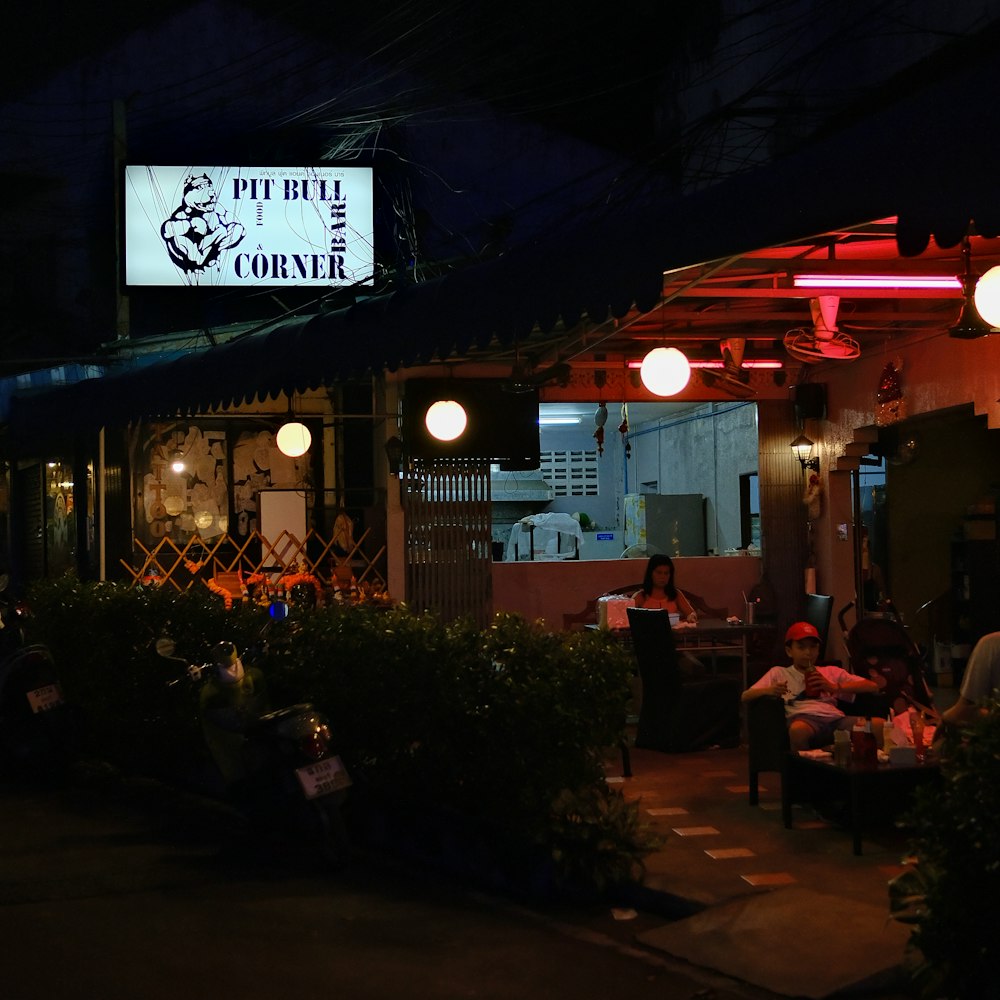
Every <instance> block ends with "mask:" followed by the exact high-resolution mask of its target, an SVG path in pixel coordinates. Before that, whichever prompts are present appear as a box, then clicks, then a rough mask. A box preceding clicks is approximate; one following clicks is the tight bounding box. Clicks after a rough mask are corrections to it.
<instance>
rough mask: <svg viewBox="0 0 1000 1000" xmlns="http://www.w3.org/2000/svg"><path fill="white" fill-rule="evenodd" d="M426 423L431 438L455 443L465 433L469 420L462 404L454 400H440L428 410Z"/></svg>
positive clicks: (425, 418)
mask: <svg viewBox="0 0 1000 1000" xmlns="http://www.w3.org/2000/svg"><path fill="white" fill-rule="evenodd" d="M424 423H425V424H426V425H427V430H428V431H429V433H430V435H431V437H435V438H437V439H438V441H454V440H455V438H457V437H459V436H460V435H461V434H462V433H463V432H464V431H465V428H466V426H467V425H468V423H469V418H468V416H467V415H466V412H465V407H463V406H462V404H461V403H456V402H455V400H453V399H439V400H438V401H437V402H436V403H432V404H431V406H429V407H428V408H427V415H426V416H425V417H424Z"/></svg>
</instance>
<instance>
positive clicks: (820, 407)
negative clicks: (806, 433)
mask: <svg viewBox="0 0 1000 1000" xmlns="http://www.w3.org/2000/svg"><path fill="white" fill-rule="evenodd" d="M792 400H793V402H794V403H795V416H796V417H797V418H798V419H799V422H800V423H801V422H802V421H803V420H806V419H810V420H821V419H822V418H823V417H825V416H826V383H825V382H805V383H803V384H802V385H797V386H795V388H794V390H793V395H792Z"/></svg>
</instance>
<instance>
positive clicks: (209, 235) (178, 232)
mask: <svg viewBox="0 0 1000 1000" xmlns="http://www.w3.org/2000/svg"><path fill="white" fill-rule="evenodd" d="M373 215H374V210H373V201H372V171H371V169H370V168H369V167H190V166H189V167H150V166H127V167H126V168H125V281H126V284H128V285H242V286H247V287H263V286H270V285H286V286H287V285H324V286H327V287H335V286H343V285H358V284H362V285H363V284H371V283H372V278H373V274H374V265H375V255H374V251H373V247H372V229H373Z"/></svg>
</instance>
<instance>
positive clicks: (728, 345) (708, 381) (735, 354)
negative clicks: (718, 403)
mask: <svg viewBox="0 0 1000 1000" xmlns="http://www.w3.org/2000/svg"><path fill="white" fill-rule="evenodd" d="M746 346H747V342H746V338H745V337H729V338H728V339H726V340H720V341H719V348H720V349H721V351H722V362H723V367H722V369H721V371H720V370H719V369H718V368H700V369H699V370H698V374H699V375H700V376H701V381H702V383H703V384H704V385H705V386H707V387H708V388H709V389H721V390H722V391H723V392H728V393H729V395H730V396H736V397H737V398H739V399H747V398H749V397H750V396H754V395H756V392H755V391H754V390H753V389H752V388H751V387H750V372H749V371H747V370H746V369H745V368H744V367H743V353H744V351H745V350H746Z"/></svg>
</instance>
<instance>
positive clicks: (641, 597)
mask: <svg viewBox="0 0 1000 1000" xmlns="http://www.w3.org/2000/svg"><path fill="white" fill-rule="evenodd" d="M632 600H633V601H635V606H636V607H637V608H641V607H643V606H644V605H645V604H646V591H644V590H637V591H636V592H635V593H634V594H633V595H632Z"/></svg>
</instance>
